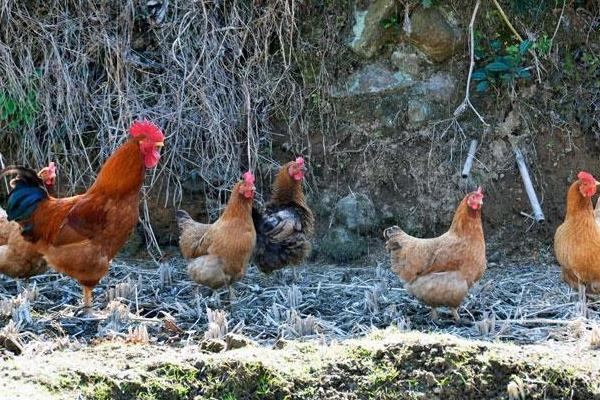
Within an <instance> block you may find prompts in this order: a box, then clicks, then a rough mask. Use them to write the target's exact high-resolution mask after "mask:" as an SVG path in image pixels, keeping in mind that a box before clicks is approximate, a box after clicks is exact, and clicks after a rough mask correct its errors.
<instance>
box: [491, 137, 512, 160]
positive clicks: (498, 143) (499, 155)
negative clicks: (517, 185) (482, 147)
mask: <svg viewBox="0 0 600 400" xmlns="http://www.w3.org/2000/svg"><path fill="white" fill-rule="evenodd" d="M490 150H491V151H492V157H494V160H495V161H496V162H497V163H500V164H503V163H504V162H505V161H506V155H507V153H508V146H507V144H506V143H505V142H504V141H502V140H494V141H493V142H492V143H490Z"/></svg>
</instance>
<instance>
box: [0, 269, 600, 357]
mask: <svg viewBox="0 0 600 400" xmlns="http://www.w3.org/2000/svg"><path fill="white" fill-rule="evenodd" d="M171 271H172V272H171V279H172V281H171V282H170V283H168V282H164V281H162V280H161V272H160V269H158V268H154V266H153V265H149V264H148V263H144V262H140V261H133V260H118V261H116V262H114V264H113V268H112V269H111V272H110V274H109V277H108V278H105V279H104V280H103V281H102V284H101V285H99V286H98V287H97V289H96V291H95V295H96V296H95V298H96V301H95V306H96V308H98V309H100V310H101V311H102V313H103V314H104V316H105V317H104V319H86V318H77V317H74V312H75V311H76V309H77V306H78V305H79V303H80V301H81V289H80V288H79V286H78V285H77V284H76V283H75V281H73V280H72V279H70V278H67V277H62V276H60V275H58V274H54V273H50V274H46V275H44V276H40V277H36V278H34V280H35V284H36V286H37V291H38V292H39V294H38V297H37V299H35V300H33V301H32V302H31V303H30V304H29V303H27V304H28V306H27V310H31V311H30V313H31V319H27V318H26V317H22V316H21V317H18V316H17V315H19V312H17V311H14V310H18V309H21V310H22V309H23V307H24V302H23V295H20V294H19V295H17V288H16V285H15V284H14V281H12V280H10V279H8V278H0V301H2V304H3V306H2V309H3V310H5V309H6V308H7V307H8V306H6V304H14V306H12V308H11V310H10V311H9V312H8V313H7V312H6V311H4V312H3V314H2V316H1V317H0V318H1V320H2V321H4V322H5V323H9V321H11V320H12V321H16V322H15V323H14V326H15V329H16V330H18V332H19V334H18V335H19V337H20V340H21V341H22V342H23V343H25V345H24V347H25V351H28V350H27V349H40V348H43V349H48V348H53V346H52V345H51V344H50V343H58V342H60V341H62V342H60V343H63V342H64V341H65V340H67V341H80V342H83V343H90V342H93V341H96V340H107V339H109V340H114V339H117V338H118V339H119V340H123V341H129V342H136V343H147V342H158V343H165V344H172V345H175V346H179V345H182V344H189V343H194V342H201V341H203V340H205V339H223V338H224V337H225V336H226V335H227V334H228V333H235V334H243V335H245V336H248V337H250V338H251V339H253V340H256V341H258V342H259V343H263V344H267V345H269V344H273V343H274V342H276V341H277V340H278V339H279V338H290V339H291V338H294V339H298V338H303V339H310V338H313V339H321V340H333V339H337V340H339V339H346V338H350V337H355V336H360V335H364V334H366V333H368V332H371V331H372V330H373V329H374V328H383V327H386V326H390V325H395V326H397V327H398V328H399V329H402V330H407V329H416V330H419V331H430V332H447V333H451V334H455V335H457V336H461V337H466V338H476V339H484V340H502V341H511V342H516V343H539V342H546V341H548V340H551V341H574V342H581V343H583V342H585V346H588V347H589V346H592V347H595V346H597V343H598V328H597V326H594V325H593V323H592V322H593V321H594V320H597V319H598V309H599V304H600V302H599V301H598V300H594V299H588V303H587V306H586V309H587V311H586V312H587V314H586V315H587V318H584V317H582V315H581V307H580V306H579V305H578V303H579V301H580V299H579V297H578V295H577V294H576V293H574V292H573V291H571V290H570V289H569V288H567V287H566V286H565V285H564V284H563V283H562V282H560V277H559V269H558V268H557V267H556V266H555V265H546V264H541V265H518V264H506V265H497V264H491V265H490V267H489V269H488V271H487V272H486V274H485V277H484V278H483V280H482V281H481V282H480V283H479V284H478V285H477V286H476V287H475V288H474V289H473V290H472V292H471V294H470V296H469V297H468V299H467V300H466V302H465V303H464V305H463V307H461V309H460V310H459V311H460V314H461V317H462V321H461V322H460V323H458V324H457V323H454V321H453V320H452V317H451V315H450V313H449V312H447V313H442V318H441V321H440V322H437V323H436V322H433V321H432V320H431V319H430V311H429V309H428V308H426V307H424V306H423V305H421V304H420V303H419V302H418V301H417V300H416V299H414V298H413V297H411V296H410V295H408V294H407V293H406V292H405V290H404V289H403V288H402V285H401V284H400V281H399V280H398V279H397V277H396V276H395V275H394V274H393V273H392V272H391V271H390V270H389V265H388V264H387V261H382V262H381V263H378V264H376V265H371V266H365V267H356V266H331V265H308V266H304V267H301V268H298V273H299V278H298V279H297V281H296V282H292V279H293V274H292V271H284V272H283V273H282V274H278V275H273V276H266V275H264V274H262V273H260V272H259V271H258V270H256V269H255V268H254V267H251V268H250V269H249V271H248V274H247V276H246V277H245V278H244V279H243V280H242V281H241V282H238V283H237V284H236V285H235V293H236V294H235V300H234V302H233V303H230V302H229V294H228V292H227V290H222V291H217V292H214V293H213V292H212V291H211V290H209V289H207V288H201V287H198V286H197V285H196V284H194V283H192V282H190V281H189V279H188V278H187V276H186V274H185V266H184V264H183V262H182V261H181V260H178V259H175V260H174V261H173V263H172V264H171ZM163 276H164V275H163ZM124 283H126V284H127V286H128V287H129V289H128V290H127V292H128V293H135V295H134V296H127V297H119V298H117V299H111V300H110V301H108V298H110V297H112V296H113V294H112V293H115V292H117V291H118V290H116V288H123V284H124ZM107 296H108V298H107ZM20 312H21V313H22V311H20ZM28 312H29V311H28ZM15 318H17V319H15ZM57 341H58V342H57ZM44 342H49V343H48V344H47V345H45V346H41V345H40V343H44ZM56 346H58V345H54V347H56ZM31 351H35V350H31ZM45 351H46V350H45Z"/></svg>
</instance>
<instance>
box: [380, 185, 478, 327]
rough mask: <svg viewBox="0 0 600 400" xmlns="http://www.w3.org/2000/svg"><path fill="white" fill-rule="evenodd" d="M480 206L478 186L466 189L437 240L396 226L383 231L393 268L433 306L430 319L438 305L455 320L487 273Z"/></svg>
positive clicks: (411, 288)
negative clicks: (466, 192)
mask: <svg viewBox="0 0 600 400" xmlns="http://www.w3.org/2000/svg"><path fill="white" fill-rule="evenodd" d="M482 204H483V192H482V190H481V188H478V189H477V191H475V192H471V193H469V194H468V195H467V196H465V198H464V199H463V200H462V201H461V202H460V204H459V205H458V208H457V209H456V212H455V214H454V218H453V220H452V225H451V226H450V229H449V230H448V232H446V233H444V234H443V235H442V236H439V237H436V238H432V239H419V238H415V237H412V236H410V235H408V234H406V233H405V232H403V231H402V230H401V229H400V228H399V227H397V226H393V227H391V228H387V229H386V230H385V231H384V233H383V236H384V238H386V239H387V243H386V248H387V249H388V250H389V251H390V252H391V258H392V270H393V271H394V272H395V273H396V274H397V275H398V276H400V278H401V279H402V280H403V281H404V282H405V287H406V289H407V290H408V291H409V292H410V293H412V294H413V295H414V296H415V297H417V298H418V299H420V300H421V301H423V302H424V303H425V304H427V305H429V306H430V307H432V313H431V314H432V318H433V319H434V320H435V319H437V310H436V307H441V306H447V307H450V309H451V310H452V314H453V316H454V318H455V319H457V320H458V319H459V315H458V311H457V308H458V307H459V306H460V304H461V303H462V301H463V299H464V298H465V296H466V295H467V293H468V291H469V288H470V287H471V286H472V285H473V284H474V283H475V282H477V281H478V280H479V279H480V278H481V276H482V275H483V272H484V271H485V268H486V258H485V240H484V237H483V227H482V224H481V206H482Z"/></svg>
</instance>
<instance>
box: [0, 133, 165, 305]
mask: <svg viewBox="0 0 600 400" xmlns="http://www.w3.org/2000/svg"><path fill="white" fill-rule="evenodd" d="M129 131H130V134H131V138H130V139H129V140H128V141H127V142H126V143H124V144H123V145H121V146H120V147H119V148H118V149H117V150H116V151H115V153H114V154H113V155H111V156H110V157H109V158H108V160H106V162H105V163H104V165H103V166H102V168H101V169H100V172H99V173H98V177H97V178H96V181H95V182H94V184H93V185H92V186H91V187H90V188H89V189H88V190H87V192H85V193H83V194H80V195H77V196H73V197H66V198H55V197H52V196H50V195H49V194H48V192H47V190H46V188H45V186H44V182H43V181H42V180H41V179H40V178H39V177H38V176H37V175H36V174H35V173H32V171H31V170H29V169H27V168H23V167H12V168H7V169H5V170H3V171H2V172H1V173H0V176H4V175H16V178H15V179H13V180H12V181H11V186H12V190H11V191H10V193H9V195H8V206H7V209H6V211H7V213H8V219H9V220H10V221H17V222H18V223H19V224H20V225H21V235H22V236H23V237H24V238H25V239H26V240H28V241H29V242H30V243H32V244H33V249H34V250H35V251H37V252H39V253H41V254H43V255H44V257H45V259H46V260H47V261H48V263H49V264H50V265H52V267H53V268H54V269H56V270H57V271H59V272H62V273H64V274H67V275H69V276H71V277H72V278H74V279H76V280H77V281H78V282H79V283H80V284H81V285H82V286H83V309H84V310H86V311H87V313H88V314H92V289H93V288H94V286H96V284H97V283H98V282H99V281H100V279H102V277H104V275H106V273H107V272H108V268H109V265H110V261H111V260H112V259H113V257H114V256H115V255H116V253H117V252H118V251H119V249H120V248H121V247H122V246H123V245H124V244H125V242H126V241H127V238H128V237H129V235H130V233H131V231H132V230H133V228H134V227H135V225H136V224H137V222H138V216H139V209H138V207H139V206H138V203H139V198H140V189H141V187H142V184H143V182H144V176H145V171H146V169H147V168H153V167H155V166H156V164H157V163H158V160H159V158H160V151H159V150H160V148H161V147H162V146H163V142H164V135H163V133H162V132H161V130H160V129H159V128H158V127H157V126H156V125H154V124H152V123H151V122H147V121H137V122H134V123H133V124H132V126H131V127H130V129H129Z"/></svg>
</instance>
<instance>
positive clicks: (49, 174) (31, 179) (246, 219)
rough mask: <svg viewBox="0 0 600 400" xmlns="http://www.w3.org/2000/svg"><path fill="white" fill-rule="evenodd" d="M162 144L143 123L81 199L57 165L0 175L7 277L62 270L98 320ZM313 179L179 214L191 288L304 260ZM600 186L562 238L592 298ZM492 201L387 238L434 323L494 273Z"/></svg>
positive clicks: (585, 195) (580, 195)
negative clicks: (440, 226) (202, 215)
mask: <svg viewBox="0 0 600 400" xmlns="http://www.w3.org/2000/svg"><path fill="white" fill-rule="evenodd" d="M164 141H165V136H164V134H163V132H162V131H161V129H160V128H159V127H158V126H156V125H155V124H153V123H151V122H148V121H136V122H134V123H133V124H132V125H131V127H130V128H129V139H128V140H127V141H125V143H124V144H123V145H121V146H120V147H119V148H118V149H117V150H116V151H115V153H114V154H112V155H111V156H110V157H109V158H108V159H107V160H106V162H105V163H104V165H103V166H102V168H101V169H100V171H99V173H98V176H97V178H96V180H95V182H94V184H93V185H92V186H91V187H90V188H89V189H88V190H87V191H86V192H85V193H82V194H79V195H76V196H72V197H65V198H57V197H54V196H53V195H52V193H53V186H54V180H55V178H56V167H55V165H54V163H50V165H48V166H47V167H45V168H43V169H42V170H40V171H39V172H35V171H33V170H32V169H29V168H26V167H22V166H10V167H7V168H5V169H4V170H2V171H1V172H0V177H4V176H11V177H12V176H14V178H13V179H11V180H10V192H9V195H8V200H7V205H6V211H4V210H2V209H1V208H0V273H3V274H6V275H8V276H10V277H13V278H22V279H28V278H30V277H32V276H35V275H37V274H40V273H42V272H44V271H46V270H47V269H48V268H53V269H54V270H56V271H58V272H61V273H63V274H66V275H68V276H70V277H72V278H74V279H76V280H77V281H78V282H79V283H80V284H81V286H82V288H83V307H82V308H81V311H82V312H84V313H89V314H93V313H94V310H93V307H92V300H93V299H92V289H93V288H94V286H96V285H97V283H98V282H99V281H100V280H101V279H102V278H103V277H104V276H105V275H106V274H107V272H108V269H109V266H110V262H111V260H112V259H113V257H115V255H116V254H117V252H118V251H119V250H120V249H121V247H122V246H123V245H124V244H125V242H126V241H127V239H128V237H129V235H130V233H131V232H132V230H133V229H134V227H135V225H136V224H137V222H138V218H139V210H138V204H139V200H140V190H141V188H142V184H143V181H144V177H145V173H146V170H148V169H151V168H154V167H156V165H157V164H158V162H159V160H160V149H161V147H163V146H164ZM305 171H306V163H305V160H304V158H303V157H297V158H296V159H295V160H293V161H290V162H288V163H287V164H284V165H283V166H282V167H281V169H280V171H279V172H278V173H277V175H276V177H275V180H274V182H273V187H272V190H271V197H270V200H269V201H268V202H267V203H266V204H265V206H264V207H263V208H259V206H258V205H257V204H254V196H255V192H256V187H255V177H254V175H253V173H252V172H251V171H247V172H245V173H244V174H243V175H242V176H241V178H240V180H239V181H238V182H237V183H236V184H235V185H234V186H233V188H232V190H231V194H230V197H229V200H228V203H227V205H226V207H225V209H224V210H223V212H222V214H221V215H220V217H219V218H218V219H217V220H216V221H214V222H213V223H202V222H198V221H195V220H194V219H193V218H192V217H191V216H190V215H189V214H188V213H187V212H186V211H185V210H177V211H176V213H175V218H176V220H177V223H178V226H179V230H180V237H179V247H180V250H181V254H182V255H183V257H184V258H185V260H186V261H187V271H188V275H189V277H190V279H191V280H193V281H194V282H197V283H198V284H200V285H204V286H207V287H209V288H212V289H219V288H223V287H225V288H228V289H229V290H230V301H233V299H234V295H233V293H232V291H231V288H232V285H233V284H234V283H235V282H236V281H238V280H240V279H242V278H243V277H244V275H245V273H246V268H247V266H248V265H249V264H250V263H253V264H255V265H256V266H257V267H258V268H259V269H260V270H261V271H262V272H264V273H271V272H273V271H277V270H280V269H282V268H285V267H288V266H294V265H298V264H301V263H302V262H303V261H305V260H306V259H307V257H308V255H309V254H310V252H311V240H312V238H313V236H314V231H315V218H314V215H313V212H312V210H311V209H310V207H309V206H308V204H307V202H306V199H305V196H304V191H303V181H304V178H305ZM599 184H600V183H599V182H598V181H596V179H595V178H594V177H593V176H592V175H591V174H589V173H587V172H584V171H582V172H580V173H579V174H578V176H577V180H576V181H575V182H574V183H573V184H572V185H571V187H570V188H569V190H568V192H567V202H566V204H567V209H566V216H565V220H564V222H563V224H562V225H560V226H559V227H558V229H557V230H556V234H555V239H554V249H555V254H556V258H557V260H558V262H559V264H560V265H561V267H562V278H563V280H564V281H565V282H566V283H567V284H568V285H570V286H571V287H573V288H575V289H577V290H579V291H582V292H584V293H586V292H587V293H600V256H599V255H600V201H599V204H598V205H597V207H596V210H594V208H593V206H592V200H591V198H592V196H593V195H594V194H595V193H596V190H597V186H598V185H599ZM483 199H484V192H483V190H482V188H481V187H479V188H477V190H475V191H473V192H471V193H468V194H467V195H466V196H465V197H464V198H463V200H462V201H461V202H460V203H459V204H458V207H457V209H456V211H455V214H454V218H453V220H452V223H451V225H450V227H449V229H448V231H447V232H446V233H444V234H443V235H441V236H439V237H436V238H429V239H421V238H415V237H412V236H410V235H409V234H407V233H405V232H404V231H403V230H402V229H401V228H400V227H398V226H392V227H390V228H387V229H385V231H384V232H383V236H384V238H385V240H386V244H385V247H386V249H387V250H388V251H389V252H390V255H391V267H392V270H393V271H394V272H395V273H396V274H397V275H398V277H399V278H400V279H401V280H402V281H403V283H404V287H405V289H406V290H407V291H408V292H409V293H411V294H412V295H413V296H415V297H416V298H418V299H419V300H421V301H422V302H423V303H425V304H426V305H428V306H430V307H431V308H432V318H434V319H437V318H438V316H437V308H439V307H448V308H449V309H450V310H451V312H452V314H453V316H454V318H455V319H457V320H458V319H460V316H459V313H458V308H459V307H460V305H461V303H462V302H463V300H464V299H465V297H466V296H467V294H468V292H469V289H470V288H471V287H472V286H473V285H474V284H475V283H476V282H477V281H478V280H480V279H481V277H482V276H483V274H484V273H485V270H486V255H485V239H484V233H483V226H482V220H481V212H482V207H483Z"/></svg>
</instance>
